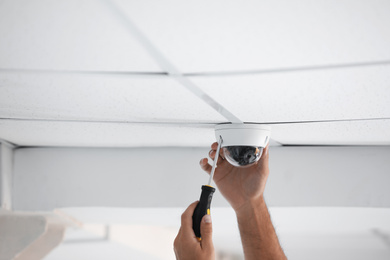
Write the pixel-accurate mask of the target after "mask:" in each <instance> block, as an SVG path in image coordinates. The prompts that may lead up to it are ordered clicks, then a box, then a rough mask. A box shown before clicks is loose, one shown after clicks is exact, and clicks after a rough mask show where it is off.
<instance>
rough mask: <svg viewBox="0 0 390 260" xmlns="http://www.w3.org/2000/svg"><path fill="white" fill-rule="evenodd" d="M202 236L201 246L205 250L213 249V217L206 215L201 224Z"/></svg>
mask: <svg viewBox="0 0 390 260" xmlns="http://www.w3.org/2000/svg"><path fill="white" fill-rule="evenodd" d="M200 234H201V235H202V240H201V246H202V249H203V250H212V249H213V247H214V246H213V226H212V224H211V215H204V216H203V218H202V221H201V223H200Z"/></svg>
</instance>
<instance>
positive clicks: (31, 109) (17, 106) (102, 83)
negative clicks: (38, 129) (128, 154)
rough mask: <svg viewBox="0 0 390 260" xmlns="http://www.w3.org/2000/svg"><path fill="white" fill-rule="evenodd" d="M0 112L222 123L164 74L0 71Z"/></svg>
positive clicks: (13, 115)
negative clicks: (154, 75)
mask: <svg viewBox="0 0 390 260" xmlns="http://www.w3.org/2000/svg"><path fill="white" fill-rule="evenodd" d="M0 86H1V87H0V117H2V118H27V119H57V120H84V121H89V120H103V121H105V120H108V121H112V120H121V121H138V122H139V121H141V122H166V121H169V122H181V123H183V122H196V123H202V122H223V121H226V120H225V119H224V118H223V117H222V116H221V115H220V114H219V113H218V112H216V111H215V110H214V109H212V108H211V107H209V106H208V105H207V104H206V103H204V102H203V101H202V100H201V99H199V98H198V97H196V96H195V95H193V94H192V93H191V92H189V91H188V90H187V89H185V88H183V87H182V86H181V85H179V84H178V83H176V82H175V81H174V80H172V79H170V78H168V77H149V78H144V77H128V76H97V75H93V76H90V75H58V74H54V75H52V74H29V73H21V74H19V73H4V72H3V73H1V72H0Z"/></svg>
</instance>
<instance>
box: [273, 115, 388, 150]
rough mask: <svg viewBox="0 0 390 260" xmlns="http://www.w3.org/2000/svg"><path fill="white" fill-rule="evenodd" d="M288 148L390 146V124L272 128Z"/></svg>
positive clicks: (301, 125) (373, 123) (337, 124)
mask: <svg viewBox="0 0 390 260" xmlns="http://www.w3.org/2000/svg"><path fill="white" fill-rule="evenodd" d="M271 136H272V138H275V139H276V140H278V141H279V142H280V143H282V144H284V145H286V144H288V145H390V120H369V121H352V122H332V123H304V124H281V125H272V134H271Z"/></svg>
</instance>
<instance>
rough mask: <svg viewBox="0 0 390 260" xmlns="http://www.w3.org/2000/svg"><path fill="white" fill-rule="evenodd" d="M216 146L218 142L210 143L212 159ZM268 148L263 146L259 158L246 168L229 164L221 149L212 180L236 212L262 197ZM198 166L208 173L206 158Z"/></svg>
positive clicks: (265, 178)
mask: <svg viewBox="0 0 390 260" xmlns="http://www.w3.org/2000/svg"><path fill="white" fill-rule="evenodd" d="M217 148H218V143H213V144H212V145H211V150H210V152H209V156H210V158H211V159H212V160H214V159H215V158H214V157H215V154H216V150H217ZM268 149H269V148H268V146H267V147H265V148H264V150H263V154H262V156H261V158H260V160H259V161H258V162H257V163H255V164H254V165H252V166H250V167H248V168H238V167H235V166H233V165H231V164H230V163H229V162H228V161H226V160H225V159H224V158H225V156H224V154H223V151H222V149H221V151H220V153H219V158H218V161H217V168H216V169H215V173H214V182H215V184H216V185H217V187H218V189H219V191H220V192H221V194H222V195H223V196H224V197H225V198H226V199H227V201H228V202H229V203H230V205H231V206H232V207H233V209H234V210H235V211H236V212H238V211H239V210H240V209H241V208H243V207H244V206H246V205H250V204H251V203H252V202H254V201H256V200H258V199H262V198H263V193H264V189H265V184H266V182H267V179H268V175H269V168H268V157H269V154H268ZM200 166H201V167H202V169H203V170H204V171H206V172H207V173H208V174H210V172H211V168H212V166H211V165H210V164H208V160H207V158H203V159H202V160H200Z"/></svg>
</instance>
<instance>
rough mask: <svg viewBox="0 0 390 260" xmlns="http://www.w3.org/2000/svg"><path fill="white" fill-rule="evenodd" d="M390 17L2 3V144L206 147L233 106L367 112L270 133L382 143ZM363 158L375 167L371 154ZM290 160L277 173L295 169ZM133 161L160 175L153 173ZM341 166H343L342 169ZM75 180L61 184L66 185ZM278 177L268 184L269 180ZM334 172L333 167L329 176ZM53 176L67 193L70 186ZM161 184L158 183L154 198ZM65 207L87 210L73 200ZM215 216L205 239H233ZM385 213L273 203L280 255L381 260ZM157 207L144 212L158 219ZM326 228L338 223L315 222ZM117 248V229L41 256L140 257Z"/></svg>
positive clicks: (295, 3) (332, 10) (330, 5)
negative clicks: (110, 236) (108, 236)
mask: <svg viewBox="0 0 390 260" xmlns="http://www.w3.org/2000/svg"><path fill="white" fill-rule="evenodd" d="M389 24H390V2H389V1H383V0H331V1H329V0H323V1H315V2H313V1H310V0H303V1H302V0H290V1H281V0H276V1H255V0H245V1H223V0H217V1H205V0H196V1H195V0H191V1H180V0H164V1H150V0H143V1H136V0H130V1H124V0H112V1H110V0H101V1H94V0H83V1H79V0H63V1H50V0H34V1H29V0H2V1H0V35H1V40H0V141H1V140H6V141H9V142H12V143H14V144H16V145H20V146H93V147H143V146H208V145H209V144H210V143H211V142H213V141H214V140H215V139H214V132H213V127H214V125H215V124H218V123H222V122H229V121H233V120H232V118H233V119H234V118H235V117H237V118H238V119H240V120H241V121H245V122H255V123H264V122H274V123H275V122H277V123H281V122H293V121H321V120H326V121H328V120H352V119H353V120H355V119H370V120H362V121H343V122H341V121H339V122H322V123H315V122H306V123H299V124H275V125H273V126H272V128H273V130H272V137H273V138H274V140H275V141H274V142H273V143H272V144H273V145H278V144H279V143H281V144H287V145H390V134H389V133H390V119H389V118H390V105H389V100H390V83H389V82H390V76H389V75H390V50H389V47H388V46H390V27H389ZM229 115H231V116H229ZM278 142H279V143H278ZM284 148H286V147H284ZM286 149H288V148H286ZM357 149H359V148H357ZM362 149H364V147H363V148H362ZM365 152H368V153H369V152H370V151H369V150H365ZM75 155H76V154H75ZM343 155H345V154H340V156H339V158H341V159H340V160H342V159H344V157H343ZM183 156H184V155H183ZM30 158H31V156H30ZM32 158H33V157H32ZM147 158H148V157H147ZM329 158H332V157H326V158H325V160H327V159H329ZM171 159H172V158H171ZM193 159H194V158H192V157H191V158H186V160H188V161H191V162H192V161H193ZM295 159H296V158H295V157H291V160H295ZM30 160H31V159H30ZM197 160H198V159H197V158H195V161H194V164H196V167H198V165H197ZM25 162H26V161H24V162H18V163H17V165H16V166H17V167H20V165H23V164H24V163H25ZM183 162H184V160H183ZM185 162H187V161H185ZM34 163H35V165H37V164H39V163H38V162H37V161H35V162H34ZM40 163H42V162H40ZM176 163H177V162H176ZM297 163H300V162H297ZM312 163H313V164H315V163H316V161H313V162H312ZM365 163H367V165H369V166H371V165H370V161H369V162H365ZM54 164H56V166H57V165H58V164H57V162H54ZM188 164H189V163H188ZM38 166H39V165H38ZM187 166H188V165H186V167H187ZM140 167H141V166H140ZM142 167H143V166H142ZM156 167H157V166H156ZM335 167H337V165H336V166H335ZM356 167H358V166H356ZM367 167H368V166H367ZM379 167H382V168H383V169H382V168H380V169H379ZM372 169H373V171H376V172H379V173H381V172H386V168H385V166H383V165H373V167H372ZM378 169H379V170H378ZM122 170H123V169H122ZM53 172H54V173H59V172H61V171H58V170H57V171H54V170H53ZM53 172H44V173H43V174H51V173H53ZM137 173H138V172H137ZM289 173H291V170H289V171H286V172H283V174H284V175H283V176H282V177H281V178H282V179H283V180H286V181H287V182H288V181H291V179H290V175H288V174H289ZM310 173H311V172H305V174H310ZM28 174H31V172H30V171H28ZM81 174H83V175H82V176H84V177H85V176H86V175H88V174H92V172H88V173H83V172H81ZM145 174H150V176H151V177H150V178H153V176H154V177H156V176H158V177H160V178H162V176H160V175H158V174H161V173H159V172H157V171H155V172H148V171H147V170H146V172H145ZM153 174H154V175H153ZM172 174H173V175H175V174H176V175H177V176H179V174H182V172H173V173H172ZM297 174H299V173H297ZM181 176H182V177H181V179H180V178H172V180H173V181H174V180H176V179H177V180H176V183H175V182H173V184H175V185H177V186H179V185H180V181H178V180H182V179H183V175H181ZM351 176H353V172H347V173H346V174H345V175H343V176H342V177H343V178H345V180H346V182H347V181H348V180H349V179H348V178H351ZM35 177H36V176H29V178H32V179H33V180H34V179H36V178H35ZM52 177H55V175H52ZM62 177H66V176H62ZM325 177H328V176H325ZM22 178H25V177H23V176H22ZM313 179H315V175H313ZM383 179H385V178H381V180H383ZM25 180H26V179H25ZM75 180H76V178H75V179H71V180H68V181H69V182H70V183H72V185H75V184H74V182H75ZM311 180H312V179H311ZM169 181H171V180H169ZM186 181H188V180H187V179H186ZM306 181H307V185H308V186H309V185H312V184H313V182H310V178H306ZM379 182H380V180H379ZM112 183H114V184H115V182H114V181H113V182H112ZM302 183H303V184H302V185H304V184H306V182H302ZM348 183H349V182H348ZM382 183H383V185H382V186H383V187H385V184H384V183H385V182H383V181H382ZM43 184H44V185H46V186H47V187H51V186H50V185H52V183H43ZM114 184H113V185H112V187H113V188H112V189H117V186H115V185H114ZM28 185H31V183H28ZM72 185H70V186H72ZM123 185H125V186H126V185H127V184H126V183H123ZM194 185H195V184H194ZM278 185H279V183H277V184H275V186H270V188H272V187H273V190H274V191H276V190H277V189H275V187H280V185H279V186H278ZM319 185H322V186H321V187H324V185H326V184H324V183H321V184H319ZM337 185H341V184H340V182H336V183H335V182H334V180H333V179H332V182H330V181H329V187H326V188H329V190H330V191H331V190H332V187H337ZM361 185H362V186H364V187H366V186H367V185H366V183H365V182H362V184H361ZM183 186H184V185H183ZM382 186H381V187H382ZM65 188H66V189H65V192H64V194H63V196H65V197H66V196H69V194H68V193H67V192H69V193H71V192H72V189H69V188H68V187H65ZM348 188H354V186H352V187H348ZM359 191H360V190H359ZM42 192H44V191H42ZM185 192H186V194H187V195H188V196H191V197H193V195H191V194H189V193H190V191H189V190H187V191H185ZM158 194H159V190H158V189H156V190H155V193H151V194H150V196H154V195H156V196H157V195H158ZM283 195H284V193H283V194H282V193H281V196H283ZM45 196H47V194H45ZM49 196H50V194H49ZM195 196H198V194H195ZM361 196H362V197H363V196H365V194H361ZM195 199H196V197H194V200H195ZM369 199H370V198H369ZM371 199H377V198H376V197H375V198H371ZM88 210H89V211H88V212H89V213H91V214H92V215H91V216H93V217H101V219H92V221H95V222H99V221H100V222H108V221H109V220H110V221H113V219H114V220H115V219H117V218H120V217H123V216H129V218H127V221H129V223H130V224H139V223H137V219H132V218H131V217H135V218H137V217H138V218H140V219H142V217H145V214H144V213H145V211H142V212H141V214H138V215H136V214H128V215H126V214H122V213H124V211H121V212H120V210H119V211H116V210H114V209H112V208H111V209H109V210H108V211H106V213H107V215H104V214H103V213H102V212H100V213H99V212H98V213H97V212H93V210H91V209H88ZM121 210H125V211H126V210H130V211H131V210H133V209H121ZM134 210H135V209H134ZM151 210H152V211H153V210H154V211H156V212H157V213H156V214H164V217H165V218H164V222H163V223H160V224H161V225H166V224H167V223H174V224H172V225H173V226H174V227H177V225H178V223H179V221H178V219H176V218H174V217H173V216H177V217H179V216H180V212H181V211H182V210H183V209H180V210H179V209H176V211H174V212H173V211H172V212H170V211H168V210H167V208H163V209H161V211H158V210H157V209H156V208H155V209H151ZM344 210H345V211H344ZM179 211H180V212H179ZM128 212H129V211H127V213H128ZM137 212H138V213H139V212H140V211H138V210H137ZM68 213H69V214H71V215H73V216H74V217H76V218H79V219H81V220H82V221H85V222H91V219H89V218H88V217H85V218H84V216H83V215H82V213H83V212H82V211H80V209H77V210H75V211H72V210H71V209H70V210H69V212H68ZM146 213H147V212H146ZM215 213H216V214H215V221H214V223H215V226H216V232H215V234H218V236H219V238H220V240H218V239H216V244H217V245H218V246H220V247H223V246H224V245H225V247H224V249H226V248H229V247H230V249H235V248H233V245H235V246H236V248H240V244H239V237H238V235H237V233H234V232H236V231H237V230H233V231H232V232H233V233H230V234H227V233H224V232H223V231H224V230H225V231H226V230H227V229H226V227H229V226H232V225H233V224H232V223H231V222H229V221H234V216H233V217H232V216H231V215H230V218H227V219H225V220H226V221H225V222H224V218H223V217H221V216H222V215H223V214H225V213H226V212H223V213H222V215H220V216H219V217H218V211H215ZM371 213H372V214H371ZM142 214H144V215H142ZM213 214H214V213H213ZM226 214H228V213H226ZM388 215H389V214H388V210H387V209H385V211H384V212H379V211H377V210H376V209H368V208H367V209H362V210H360V209H350V208H348V209H318V208H314V209H303V208H296V209H294V208H285V209H282V210H280V211H278V209H274V210H273V211H272V216H273V218H274V220H275V223H277V225H276V226H277V229H279V227H280V230H281V231H282V233H281V239H282V241H285V243H283V244H284V245H283V246H284V247H285V248H286V249H287V251H289V254H288V255H289V256H291V257H290V258H291V259H304V257H307V258H306V259H320V257H323V259H348V258H353V259H360V258H361V259H372V258H375V259H387V258H388V240H386V237H387V238H388V234H389V232H390V231H389V226H388V221H386V220H387V219H388ZM107 216H108V217H107ZM104 217H107V218H106V219H104ZM155 219H156V217H155V215H153V218H151V219H149V222H148V221H146V220H148V219H146V220H145V219H142V220H145V221H144V222H143V223H141V224H143V225H147V226H149V227H150V226H151V225H158V223H157V224H156V223H154V222H153V221H155ZM292 219H293V220H294V223H292V222H291V220H292ZM325 222H326V223H325ZM308 224H310V225H308ZM218 225H219V227H218ZM329 227H332V228H333V227H336V229H334V230H333V231H334V232H333V231H332V232H333V233H332V232H330V233H326V232H327V231H329V230H330V229H329ZM294 228H295V229H294ZM375 228H376V229H375ZM325 229H326V230H325ZM374 229H375V230H377V231H378V230H379V233H378V232H376V231H375V232H376V233H375V232H374V231H373V230H374ZM142 230H145V229H142ZM283 231H284V233H283ZM304 231H307V232H306V233H305V232H304ZM325 233H326V234H325ZM223 239H225V240H223ZM168 240H169V244H170V248H169V249H170V250H171V244H172V242H171V239H170V238H169V239H168ZM168 240H167V241H168ZM228 240H229V241H230V242H229V243H228ZM126 241H128V240H126ZM146 241H147V242H148V240H146ZM386 243H387V244H386ZM133 245H134V244H133ZM146 245H148V244H147V243H146ZM302 245H305V248H302ZM143 246H145V244H144V245H143ZM341 247H342V248H341ZM112 249H113V251H110V250H112ZM133 249H134V248H133ZM72 250H73V251H72ZM128 250H129V249H128V248H124V247H123V246H119V245H113V242H112V243H107V244H104V245H102V244H99V246H98V247H96V244H94V245H91V244H88V243H87V247H82V246H81V245H80V244H78V245H76V244H71V243H70V244H64V245H62V246H61V247H59V248H58V251H53V255H52V258H50V256H49V257H48V259H64V256H67V253H68V254H71V255H72V254H73V253H74V252H82V253H84V254H86V252H87V253H88V252H91V254H92V253H93V252H97V253H98V254H99V256H104V257H105V258H104V259H107V258H110V257H111V258H112V257H113V256H114V257H116V258H117V259H121V258H120V257H124V256H126V255H131V256H132V257H133V258H142V259H146V257H145V254H144V253H145V252H143V251H142V250H139V249H136V250H131V252H130V253H129V251H128ZM238 250H240V249H238ZM326 252H328V254H326ZM170 253H172V251H170ZM233 253H236V252H233ZM72 257H73V255H72ZM72 257H70V258H72ZM97 257H98V256H96V257H92V258H95V259H98V258H97ZM359 257H360V258H359ZM67 258H69V257H67ZM81 258H91V255H88V254H87V255H83V256H81ZM151 259H155V258H153V257H151Z"/></svg>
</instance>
